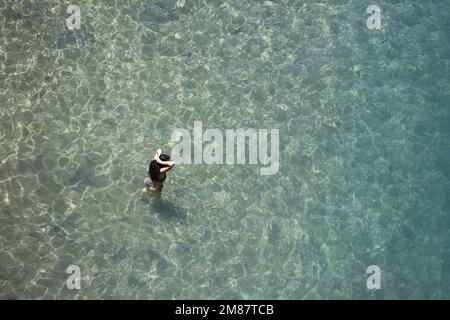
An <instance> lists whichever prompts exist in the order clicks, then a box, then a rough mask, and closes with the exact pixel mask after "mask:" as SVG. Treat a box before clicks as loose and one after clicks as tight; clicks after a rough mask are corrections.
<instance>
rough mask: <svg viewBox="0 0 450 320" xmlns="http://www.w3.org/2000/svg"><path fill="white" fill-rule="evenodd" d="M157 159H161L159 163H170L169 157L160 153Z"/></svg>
mask: <svg viewBox="0 0 450 320" xmlns="http://www.w3.org/2000/svg"><path fill="white" fill-rule="evenodd" d="M159 159H161V161H170V156H169V155H168V154H165V153H161V155H160V156H159Z"/></svg>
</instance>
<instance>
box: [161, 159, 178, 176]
mask: <svg viewBox="0 0 450 320" xmlns="http://www.w3.org/2000/svg"><path fill="white" fill-rule="evenodd" d="M161 164H164V165H166V166H167V167H164V168H161V170H159V173H166V172H169V171H170V170H172V169H173V167H175V163H174V162H173V161H161Z"/></svg>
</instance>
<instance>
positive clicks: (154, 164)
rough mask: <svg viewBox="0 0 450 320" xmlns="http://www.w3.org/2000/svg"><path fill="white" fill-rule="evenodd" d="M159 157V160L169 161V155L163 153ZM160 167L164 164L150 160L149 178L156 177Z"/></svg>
mask: <svg viewBox="0 0 450 320" xmlns="http://www.w3.org/2000/svg"><path fill="white" fill-rule="evenodd" d="M159 159H160V160H161V161H170V156H169V155H167V154H165V153H163V154H161V155H160V156H159ZM162 167H164V166H162V165H160V164H159V163H158V162H156V160H152V162H150V167H149V168H148V174H149V175H150V178H152V179H158V177H159V173H160V171H161V168H162Z"/></svg>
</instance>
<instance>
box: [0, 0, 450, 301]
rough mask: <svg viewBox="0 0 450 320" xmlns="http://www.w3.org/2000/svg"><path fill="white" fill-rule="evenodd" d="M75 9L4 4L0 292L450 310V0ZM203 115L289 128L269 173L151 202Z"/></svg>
mask: <svg viewBox="0 0 450 320" xmlns="http://www.w3.org/2000/svg"><path fill="white" fill-rule="evenodd" d="M69 4H70V3H69V2H65V1H36V2H31V1H11V2H4V1H2V2H0V30H1V35H2V37H1V39H0V41H1V42H0V43H1V45H0V63H1V65H0V128H1V134H0V137H1V140H0V159H1V162H0V190H1V192H0V202H1V206H0V298H3V299H14V298H20V299H29V298H34V299H37V298H47V299H55V298H64V299H75V298H77V299H80V298H87V299H95V298H102V299H108V298H115V299H172V298H179V299H183V298H188V299H195V298H200V299H203V298H208V299H216V298H222V299H231V298H252V299H320V298H321V299H331V298H337V299H399V298H406V299H413V298H425V299H431V298H435V299H441V298H444V299H445V298H446V299H448V298H450V251H449V245H450V243H449V239H450V238H449V213H450V198H449V194H450V166H449V163H450V148H449V142H448V141H449V138H450V126H449V124H450V110H449V102H450V93H449V92H450V81H449V72H450V36H449V33H450V22H449V21H450V19H449V15H450V2H448V1H377V4H378V5H379V6H380V7H381V9H382V25H383V27H382V30H380V31H369V30H368V29H367V27H366V23H365V21H366V19H367V17H368V15H367V14H365V11H366V8H367V7H368V6H369V5H370V4H372V3H369V2H366V1H339V0H335V1H324V2H317V1H288V0H286V1H281V0H280V1H272V2H267V1H266V2H264V1H227V2H226V3H223V2H222V1H190V0H186V1H185V4H184V6H182V7H180V6H179V7H177V5H176V2H175V1H164V2H162V1H160V2H158V1H83V4H82V5H80V8H81V15H82V22H81V30H77V31H75V32H73V31H68V30H67V29H66V26H65V21H64V19H65V18H66V17H68V14H66V13H65V10H66V8H67V6H68V5H69ZM196 120H199V121H202V122H203V126H204V128H239V127H250V128H269V129H270V128H279V130H280V158H281V166H280V171H279V174H278V175H276V176H265V177H264V176H260V175H259V166H207V165H197V166H193V165H191V166H178V167H177V168H176V169H175V170H174V171H173V172H172V173H170V175H169V177H168V179H167V182H166V184H165V187H164V192H163V196H162V198H161V199H152V198H148V197H142V193H141V192H140V189H141V188H142V183H143V179H144V178H145V174H146V170H147V166H148V161H149V158H150V157H151V156H152V155H153V153H154V151H155V150H156V148H158V147H162V148H163V150H164V151H170V149H171V147H172V145H170V143H169V142H170V134H171V133H172V130H174V129H175V128H188V129H190V130H191V129H192V127H193V124H194V121H196ZM72 264H75V265H78V266H80V268H81V272H82V283H81V286H82V289H81V290H68V289H67V288H66V286H65V281H66V279H67V277H68V276H69V275H68V274H67V273H66V272H65V270H66V268H67V267H68V266H69V265H72ZM373 264H375V265H379V266H380V268H381V271H382V289H381V290H378V291H376V292H373V291H368V290H367V289H366V277H367V276H366V274H365V271H366V268H367V267H368V266H369V265H373Z"/></svg>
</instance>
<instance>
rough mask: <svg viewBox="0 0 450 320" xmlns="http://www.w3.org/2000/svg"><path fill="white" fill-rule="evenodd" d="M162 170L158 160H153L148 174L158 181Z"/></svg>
mask: <svg viewBox="0 0 450 320" xmlns="http://www.w3.org/2000/svg"><path fill="white" fill-rule="evenodd" d="M160 170H161V166H160V165H159V164H158V162H156V160H152V162H150V166H149V167H148V174H149V175H150V178H152V180H158V176H159V171H160Z"/></svg>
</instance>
